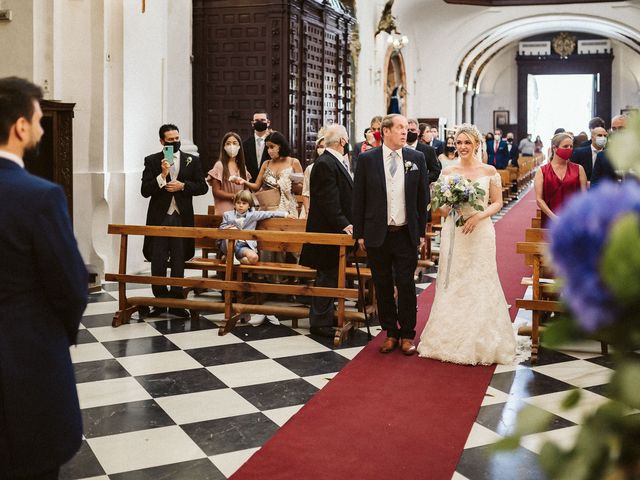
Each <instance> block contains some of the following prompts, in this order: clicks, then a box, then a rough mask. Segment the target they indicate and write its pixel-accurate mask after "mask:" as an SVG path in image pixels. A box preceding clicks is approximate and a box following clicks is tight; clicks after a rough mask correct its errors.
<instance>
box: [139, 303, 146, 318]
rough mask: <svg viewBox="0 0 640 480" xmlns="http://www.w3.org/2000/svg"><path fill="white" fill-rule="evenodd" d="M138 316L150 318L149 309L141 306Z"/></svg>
mask: <svg viewBox="0 0 640 480" xmlns="http://www.w3.org/2000/svg"><path fill="white" fill-rule="evenodd" d="M138 315H140V318H144V317H147V316H149V307H145V306H144V305H141V306H139V307H138Z"/></svg>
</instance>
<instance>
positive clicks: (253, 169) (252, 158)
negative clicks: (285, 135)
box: [242, 134, 269, 182]
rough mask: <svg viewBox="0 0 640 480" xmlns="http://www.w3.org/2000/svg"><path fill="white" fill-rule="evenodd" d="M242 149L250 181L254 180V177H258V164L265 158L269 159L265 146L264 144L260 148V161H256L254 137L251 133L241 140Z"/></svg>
mask: <svg viewBox="0 0 640 480" xmlns="http://www.w3.org/2000/svg"><path fill="white" fill-rule="evenodd" d="M265 138H266V137H265ZM242 150H244V164H245V166H246V167H247V170H249V173H250V174H251V179H252V180H251V181H252V182H255V181H256V178H258V173H260V165H262V162H264V161H265V160H269V153H268V152H267V147H266V145H265V147H264V150H262V159H261V160H260V163H258V158H257V153H256V138H255V136H254V135H253V134H252V135H251V137H250V138H247V139H246V140H245V141H244V142H242Z"/></svg>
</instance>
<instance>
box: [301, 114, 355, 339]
mask: <svg viewBox="0 0 640 480" xmlns="http://www.w3.org/2000/svg"><path fill="white" fill-rule="evenodd" d="M324 143H325V145H326V150H325V151H324V153H323V154H322V155H320V157H318V159H317V160H316V161H315V162H314V164H313V170H312V171H311V178H310V181H309V187H310V198H309V215H308V217H307V232H321V233H346V234H348V235H351V234H353V227H352V225H351V201H352V192H353V179H352V178H351V172H350V171H349V165H348V162H347V161H346V160H345V158H344V153H345V150H346V145H348V144H349V137H348V135H347V130H346V129H345V128H344V126H342V125H337V124H333V125H331V126H330V127H328V128H327V131H326V132H325V136H324ZM300 264H301V265H307V266H309V267H313V268H315V269H316V270H317V272H318V273H317V277H316V283H315V285H316V286H317V287H337V286H338V247H334V246H331V245H313V244H308V243H307V244H305V245H304V246H303V247H302V254H301V256H300ZM333 302H334V299H333V298H330V297H312V298H311V309H310V312H309V323H310V325H311V328H310V332H311V333H312V334H313V335H321V336H324V337H333V335H334V331H333V328H332V327H333V309H334V306H333Z"/></svg>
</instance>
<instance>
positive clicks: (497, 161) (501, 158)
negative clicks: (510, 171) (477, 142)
mask: <svg viewBox="0 0 640 480" xmlns="http://www.w3.org/2000/svg"><path fill="white" fill-rule="evenodd" d="M487 163H488V164H489V165H493V166H494V167H496V168H497V169H500V170H502V169H505V168H507V165H508V164H509V148H508V147H507V141H506V140H505V139H504V138H500V143H499V144H498V151H497V152H496V151H495V139H492V140H487Z"/></svg>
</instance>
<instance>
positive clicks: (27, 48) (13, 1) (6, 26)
mask: <svg viewBox="0 0 640 480" xmlns="http://www.w3.org/2000/svg"><path fill="white" fill-rule="evenodd" d="M0 5H1V6H2V9H3V10H11V11H12V12H13V20H12V21H11V22H0V45H2V48H0V76H3V77H6V76H10V75H15V76H18V77H26V78H32V76H33V69H34V53H33V51H34V21H33V6H34V0H3V2H2V3H1V4H0Z"/></svg>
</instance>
